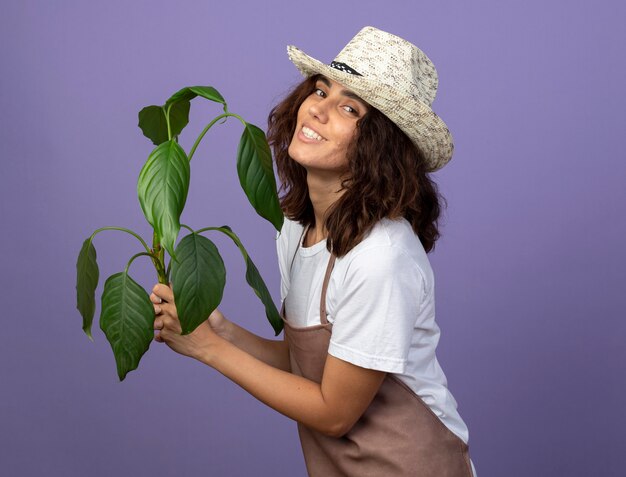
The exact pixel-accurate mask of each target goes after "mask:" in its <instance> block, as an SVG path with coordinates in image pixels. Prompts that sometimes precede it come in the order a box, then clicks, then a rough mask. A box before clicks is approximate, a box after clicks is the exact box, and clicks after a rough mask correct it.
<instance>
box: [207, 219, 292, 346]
mask: <svg viewBox="0 0 626 477" xmlns="http://www.w3.org/2000/svg"><path fill="white" fill-rule="evenodd" d="M218 230H219V231H220V232H222V233H224V234H226V235H228V236H229V237H230V238H231V239H232V240H233V242H235V244H237V247H239V251H240V252H241V255H243V258H244V260H245V262H246V281H247V282H248V285H250V287H252V289H253V290H254V293H255V294H256V296H258V297H259V298H260V300H261V302H262V303H263V305H264V306H265V316H266V317H267V320H268V321H269V322H270V325H272V328H274V332H275V333H276V336H278V334H279V333H280V332H281V331H282V329H283V320H282V318H281V317H280V314H279V313H278V309H277V308H276V305H275V304H274V301H273V300H272V296H271V295H270V292H269V291H268V289H267V286H265V282H264V281H263V278H261V274H260V273H259V270H258V269H257V268H256V265H255V264H254V262H253V261H252V259H251V258H250V256H249V255H248V252H247V251H246V249H245V248H244V246H243V244H242V243H241V240H239V237H237V235H235V232H233V231H232V229H231V228H230V227H228V226H227V225H224V226H222V227H219V228H218Z"/></svg>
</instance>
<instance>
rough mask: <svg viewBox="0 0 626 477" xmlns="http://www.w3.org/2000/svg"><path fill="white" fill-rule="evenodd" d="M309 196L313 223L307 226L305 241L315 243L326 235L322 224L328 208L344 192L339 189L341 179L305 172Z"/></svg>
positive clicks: (326, 232)
mask: <svg viewBox="0 0 626 477" xmlns="http://www.w3.org/2000/svg"><path fill="white" fill-rule="evenodd" d="M307 184H308V188H309V198H310V199H311V203H312V204H313V214H314V216H315V223H314V224H313V225H312V226H311V227H310V228H309V232H308V236H307V243H308V244H309V245H312V244H315V243H317V242H319V241H321V240H324V239H325V238H326V237H327V236H328V231H327V230H326V227H325V226H324V222H325V219H326V216H327V214H328V210H329V209H330V208H331V206H332V205H333V204H334V203H335V202H336V201H337V200H338V199H339V198H340V197H341V196H342V195H343V194H344V192H345V190H341V179H337V178H336V177H333V178H324V177H321V176H319V175H316V174H312V173H311V172H310V171H309V172H308V173H307Z"/></svg>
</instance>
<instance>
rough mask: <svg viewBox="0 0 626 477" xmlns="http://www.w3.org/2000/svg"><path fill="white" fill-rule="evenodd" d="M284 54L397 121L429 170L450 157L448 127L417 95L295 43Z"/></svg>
mask: <svg viewBox="0 0 626 477" xmlns="http://www.w3.org/2000/svg"><path fill="white" fill-rule="evenodd" d="M287 54H288V55H289V59H290V60H291V61H292V62H293V64H294V65H295V66H296V68H298V70H300V73H302V75H303V76H305V77H309V76H313V75H315V74H322V75H324V76H326V77H327V78H330V79H332V80H334V81H337V82H338V83H341V84H342V85H343V86H345V87H346V88H348V89H350V90H351V91H353V92H354V93H355V94H357V95H358V96H359V97H360V98H361V99H363V100H364V101H365V102H367V103H368V104H370V105H372V106H373V107H375V108H376V109H378V110H379V111H381V112H382V113H383V114H384V115H385V116H387V117H388V118H389V119H390V120H391V121H393V122H394V123H395V124H396V125H398V127H399V128H400V129H401V130H402V131H403V132H404V133H405V134H406V135H407V136H408V137H409V138H410V139H411V141H413V143H414V144H415V146H416V147H417V148H418V149H419V150H420V151H421V152H422V154H423V155H424V157H425V159H426V161H427V163H428V165H429V172H433V171H436V170H437V169H440V168H442V167H443V166H444V165H445V164H447V163H448V161H450V159H451V158H452V153H453V151H454V143H453V141H452V135H451V134H450V131H449V129H448V127H447V126H446V124H445V123H444V122H443V120H442V119H441V118H440V117H439V116H437V114H436V113H435V112H434V111H433V110H432V109H431V108H430V107H429V106H428V105H426V104H425V103H423V102H422V101H421V100H420V99H419V98H418V97H417V96H415V95H412V94H408V93H406V92H401V91H399V90H398V89H397V88H395V87H394V86H393V85H390V84H384V83H381V82H380V81H376V82H374V81H372V80H370V79H368V78H367V77H366V76H360V75H355V74H351V73H347V72H344V71H341V70H338V69H336V68H333V67H331V66H329V65H327V64H324V63H322V62H321V61H319V60H316V59H315V58H313V57H311V56H309V55H307V54H306V53H304V52H303V51H302V50H300V49H299V48H297V47H295V46H288V47H287ZM349 66H352V67H354V65H349ZM359 73H361V72H359Z"/></svg>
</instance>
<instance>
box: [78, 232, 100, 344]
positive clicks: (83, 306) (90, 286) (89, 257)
mask: <svg viewBox="0 0 626 477" xmlns="http://www.w3.org/2000/svg"><path fill="white" fill-rule="evenodd" d="M99 276H100V271H99V269H98V262H96V249H95V247H94V246H93V244H92V243H91V237H90V238H88V239H86V240H85V241H84V242H83V246H82V247H81V249H80V253H79V254H78V260H77V261H76V308H78V311H79V312H80V314H81V315H82V316H83V331H84V332H85V334H86V335H87V336H88V337H89V339H90V340H91V341H93V337H92V335H91V324H92V323H93V315H94V313H95V311H96V296H95V293H96V288H97V287H98V278H99Z"/></svg>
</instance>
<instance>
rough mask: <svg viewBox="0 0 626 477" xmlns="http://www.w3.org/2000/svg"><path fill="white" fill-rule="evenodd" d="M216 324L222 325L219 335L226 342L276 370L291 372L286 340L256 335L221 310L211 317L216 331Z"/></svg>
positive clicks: (210, 320) (211, 322)
mask: <svg viewBox="0 0 626 477" xmlns="http://www.w3.org/2000/svg"><path fill="white" fill-rule="evenodd" d="M220 315H221V316H220ZM216 322H219V323H221V329H222V330H223V331H222V332H218V334H219V335H220V336H221V337H222V338H224V339H225V340H226V341H229V342H230V343H232V344H233V345H235V346H236V347H237V348H239V349H241V350H242V351H245V352H246V353H248V354H250V355H252V356H254V357H255V358H256V359H258V360H260V361H262V362H264V363H266V364H268V365H270V366H273V367H274V368H278V369H282V370H283V371H288V372H290V371H291V365H290V363H289V349H288V347H287V343H286V342H285V341H284V340H268V339H265V338H262V337H260V336H258V335H255V334H254V333H251V332H250V331H248V330H246V329H245V328H242V327H241V326H238V325H236V324H235V323H233V322H232V321H230V320H228V319H227V318H226V317H225V316H224V315H222V314H221V313H220V311H219V310H215V311H214V312H213V313H211V316H210V317H209V324H211V327H212V328H213V329H214V330H215V328H216V327H215V326H214V323H216ZM216 332H217V330H216Z"/></svg>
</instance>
